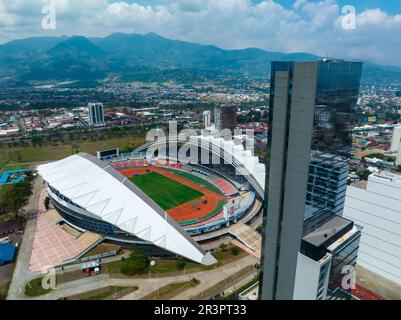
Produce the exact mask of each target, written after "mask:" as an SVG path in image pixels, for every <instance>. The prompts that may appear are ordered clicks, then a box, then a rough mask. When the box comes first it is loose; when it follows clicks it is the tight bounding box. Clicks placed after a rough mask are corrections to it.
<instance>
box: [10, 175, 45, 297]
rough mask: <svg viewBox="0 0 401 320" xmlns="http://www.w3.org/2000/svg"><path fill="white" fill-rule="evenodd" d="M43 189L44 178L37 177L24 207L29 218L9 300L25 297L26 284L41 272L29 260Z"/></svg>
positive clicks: (19, 251) (25, 214)
mask: <svg viewBox="0 0 401 320" xmlns="http://www.w3.org/2000/svg"><path fill="white" fill-rule="evenodd" d="M42 190H43V180H42V179H41V178H40V177H37V178H36V179H35V181H34V184H33V194H32V196H31V199H30V201H29V203H28V205H27V206H26V207H25V208H24V211H25V213H24V216H25V217H26V219H27V222H26V225H25V231H24V235H23V237H22V241H21V246H20V248H19V250H18V257H17V263H16V266H15V270H14V275H13V279H12V281H11V284H10V288H9V290H8V296H7V299H8V300H18V299H23V298H24V293H23V290H24V287H25V284H26V283H27V282H29V281H31V280H32V279H35V278H37V277H38V276H40V273H38V272H36V273H34V272H30V271H29V262H30V259H31V253H32V244H33V239H34V236H35V231H36V220H37V212H38V202H39V198H40V194H41V192H42Z"/></svg>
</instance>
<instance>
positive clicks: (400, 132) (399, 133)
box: [390, 125, 401, 152]
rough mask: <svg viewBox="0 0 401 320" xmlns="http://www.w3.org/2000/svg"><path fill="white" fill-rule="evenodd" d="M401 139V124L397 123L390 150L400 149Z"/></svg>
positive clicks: (396, 150)
mask: <svg viewBox="0 0 401 320" xmlns="http://www.w3.org/2000/svg"><path fill="white" fill-rule="evenodd" d="M400 141H401V126H400V125H397V126H395V127H394V129H393V136H392V137H391V146H390V152H398V150H399V149H400V144H401V143H400Z"/></svg>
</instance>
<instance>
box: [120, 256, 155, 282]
mask: <svg viewBox="0 0 401 320" xmlns="http://www.w3.org/2000/svg"><path fill="white" fill-rule="evenodd" d="M148 268H149V258H148V256H147V255H146V254H145V253H144V252H143V251H133V252H132V253H131V254H130V256H129V258H128V259H126V260H124V261H122V265H121V268H120V271H121V273H123V274H126V275H129V276H132V275H134V274H138V273H144V272H146V271H148Z"/></svg>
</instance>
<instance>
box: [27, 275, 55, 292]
mask: <svg viewBox="0 0 401 320" xmlns="http://www.w3.org/2000/svg"><path fill="white" fill-rule="evenodd" d="M42 279H43V277H41V278H36V279H34V280H32V281H30V282H28V283H27V284H26V286H25V294H26V295H27V296H29V297H37V296H41V295H44V294H46V293H49V292H50V291H52V289H47V290H46V289H43V287H42Z"/></svg>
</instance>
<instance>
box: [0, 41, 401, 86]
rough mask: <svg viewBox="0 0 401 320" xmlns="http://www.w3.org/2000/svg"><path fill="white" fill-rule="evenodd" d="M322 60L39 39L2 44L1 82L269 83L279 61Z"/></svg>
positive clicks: (371, 75) (165, 44) (386, 73)
mask: <svg viewBox="0 0 401 320" xmlns="http://www.w3.org/2000/svg"><path fill="white" fill-rule="evenodd" d="M319 58H320V57H318V56H316V55H313V54H309V53H291V54H285V53H280V52H268V51H265V50H261V49H257V48H248V49H241V50H224V49H221V48H218V47H216V46H211V45H200V44H196V43H191V42H185V41H179V40H170V39H167V38H164V37H161V36H160V35H158V34H155V33H148V34H145V35H140V34H123V33H113V34H111V35H109V36H107V37H104V38H86V37H82V36H72V37H67V36H61V37H35V38H27V39H21V40H14V41H11V42H8V43H5V44H3V45H0V74H1V75H2V76H1V78H0V84H1V85H2V86H25V85H31V84H37V83H43V82H45V83H46V82H52V81H53V82H55V81H56V82H62V81H77V82H78V83H81V84H82V85H84V84H88V83H92V84H93V83H100V82H107V81H119V82H128V81H156V82H161V81H167V80H173V81H177V82H188V81H193V80H211V79H219V78H226V77H228V78H230V77H232V78H262V79H267V78H269V72H270V62H271V61H273V60H294V61H301V60H303V61H311V60H317V59H319ZM363 77H364V80H365V81H370V82H372V83H375V82H384V81H387V82H391V81H393V80H399V79H401V68H399V67H392V66H381V65H377V64H374V63H371V62H365V67H364V76H363Z"/></svg>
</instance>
